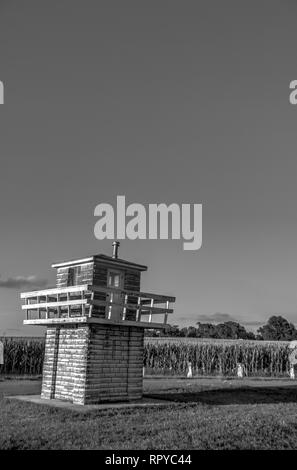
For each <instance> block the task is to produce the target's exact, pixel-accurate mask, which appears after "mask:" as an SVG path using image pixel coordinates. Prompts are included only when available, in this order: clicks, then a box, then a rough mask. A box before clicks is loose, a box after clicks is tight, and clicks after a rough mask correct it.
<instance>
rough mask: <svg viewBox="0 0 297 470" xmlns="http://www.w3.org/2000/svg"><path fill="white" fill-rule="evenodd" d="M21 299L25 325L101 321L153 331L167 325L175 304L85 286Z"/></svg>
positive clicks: (171, 299)
mask: <svg viewBox="0 0 297 470" xmlns="http://www.w3.org/2000/svg"><path fill="white" fill-rule="evenodd" d="M21 298H22V299H23V300H24V301H25V304H24V305H22V309H23V310H25V311H26V313H27V321H26V322H25V323H29V322H30V321H31V320H33V321H34V322H35V323H38V320H49V319H57V318H58V319H63V318H64V319H67V318H72V319H75V318H77V317H80V318H82V317H88V318H91V317H98V318H100V317H101V319H103V320H106V321H116V322H128V321H129V322H131V321H132V322H136V323H140V324H143V323H145V324H148V325H152V327H154V326H155V325H166V323H167V317H168V314H170V313H173V309H172V308H171V307H170V304H171V303H173V302H175V297H168V296H165V295H158V294H151V293H147V292H137V291H131V290H124V289H117V288H112V287H100V286H94V285H88V284H84V285H78V286H71V287H64V288H53V289H45V290H39V291H33V292H24V293H22V294H21ZM101 299H102V300H101ZM98 312H99V314H98ZM160 314H162V315H164V316H163V321H162V322H157V323H156V324H155V323H154V322H153V317H154V318H155V315H160ZM32 316H33V317H34V318H32ZM158 318H160V317H158ZM41 323H44V321H42V322H41ZM153 324H154V326H153ZM148 327H149V326H148Z"/></svg>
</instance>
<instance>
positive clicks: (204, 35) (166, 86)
mask: <svg viewBox="0 0 297 470" xmlns="http://www.w3.org/2000/svg"><path fill="white" fill-rule="evenodd" d="M296 13H297V4H296V2H293V1H283V2H279V1H274V0H269V1H266V0H262V1H259V0H256V1H255V0H249V1H245V2H243V1H239V0H232V1H231V0H225V1H224V2H221V1H219V0H205V1H204V0H199V1H197V0H195V1H192V0H184V1H180V0H179V1H176V0H150V1H149V2H148V1H147V2H144V1H143V2H140V1H139V0H138V1H137V0H125V1H123V0H122V1H120V0H118V1H116V0H100V2H98V1H95V0H85V1H82V0H80V1H77V0H71V1H70V0H64V1H60V0H59V1H57V0H51V1H48V0H47V1H45V0H27V1H26V2H22V1H20V0H19V1H14V0H10V1H9V2H8V1H6V0H0V80H1V81H2V82H3V83H4V90H5V103H4V104H3V105H0V163H1V171H0V224H1V225H0V227H1V231H0V332H2V333H5V334H7V335H14V334H24V335H25V334H39V332H40V331H41V330H40V329H39V328H30V327H24V326H23V325H22V321H23V317H24V316H23V312H22V311H21V307H20V305H21V301H20V298H19V295H20V292H21V291H26V290H31V287H32V288H33V287H35V286H40V287H43V286H46V285H48V286H53V285H54V284H55V272H54V270H53V269H52V268H51V263H53V262H55V261H60V260H65V259H73V258H81V257H87V256H89V255H93V254H96V253H105V254H111V250H112V247H111V243H112V242H111V241H110V240H103V241H99V240H97V239H96V238H95V236H94V225H95V222H96V220H97V219H96V218H95V217H94V209H95V207H96V205H97V204H99V203H109V204H112V205H115V202H116V197H117V195H125V196H126V200H127V204H129V203H141V204H144V205H146V204H149V203H166V204H170V203H173V202H174V203H177V204H182V203H189V204H202V206H203V243H202V247H201V249H199V250H197V251H184V250H183V248H182V241H179V240H135V241H132V240H123V241H122V242H121V247H120V257H121V258H125V259H128V260H131V261H135V262H137V263H140V264H145V265H148V267H149V269H148V272H147V273H144V274H143V276H142V289H143V290H144V291H149V292H156V293H161V294H168V295H174V296H176V304H175V313H174V314H173V315H172V316H171V318H170V322H171V323H172V324H178V325H180V326H185V325H195V324H196V323H197V321H221V320H223V321H226V320H228V319H233V320H236V321H238V322H240V323H242V324H244V325H245V326H246V327H247V329H255V328H257V327H258V326H259V325H260V324H263V323H265V322H266V321H267V319H268V318H269V316H271V315H273V314H281V315H284V316H285V317H286V318H288V319H289V320H290V321H292V322H293V323H295V324H297V291H296V279H297V249H296V248H297V219H296V200H297V184H296V174H297V158H296V140H297V133H296V124H297V106H294V105H291V104H290V102H289V93H290V90H289V84H290V82H291V81H292V80H295V79H297V64H296V44H297V29H296V24H295V22H296V21H295V18H296Z"/></svg>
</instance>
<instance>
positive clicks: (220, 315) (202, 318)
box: [195, 312, 265, 326]
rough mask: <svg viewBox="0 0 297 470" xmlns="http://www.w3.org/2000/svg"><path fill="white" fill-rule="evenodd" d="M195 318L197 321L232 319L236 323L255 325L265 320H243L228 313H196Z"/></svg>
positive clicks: (213, 321) (221, 321) (210, 321)
mask: <svg viewBox="0 0 297 470" xmlns="http://www.w3.org/2000/svg"><path fill="white" fill-rule="evenodd" d="M195 320H196V322H197V323H225V322H227V321H234V322H236V323H240V324H241V325H246V326H257V325H263V324H264V323H265V321H264V320H263V321H257V320H244V319H242V318H235V317H233V316H232V315H229V313H220V312H217V313H213V314H212V315H203V314H201V315H196V316H195Z"/></svg>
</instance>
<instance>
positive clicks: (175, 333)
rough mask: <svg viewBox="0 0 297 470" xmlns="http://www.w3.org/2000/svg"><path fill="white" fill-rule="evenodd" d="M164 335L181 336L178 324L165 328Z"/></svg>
mask: <svg viewBox="0 0 297 470" xmlns="http://www.w3.org/2000/svg"><path fill="white" fill-rule="evenodd" d="M164 336H182V335H181V331H180V329H179V326H178V325H171V326H170V327H169V328H166V330H165V332H164Z"/></svg>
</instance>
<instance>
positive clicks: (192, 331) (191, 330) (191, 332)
mask: <svg viewBox="0 0 297 470" xmlns="http://www.w3.org/2000/svg"><path fill="white" fill-rule="evenodd" d="M197 333H198V330H197V328H195V327H194V326H189V327H188V328H187V334H186V336H187V337H188V338H197Z"/></svg>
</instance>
